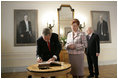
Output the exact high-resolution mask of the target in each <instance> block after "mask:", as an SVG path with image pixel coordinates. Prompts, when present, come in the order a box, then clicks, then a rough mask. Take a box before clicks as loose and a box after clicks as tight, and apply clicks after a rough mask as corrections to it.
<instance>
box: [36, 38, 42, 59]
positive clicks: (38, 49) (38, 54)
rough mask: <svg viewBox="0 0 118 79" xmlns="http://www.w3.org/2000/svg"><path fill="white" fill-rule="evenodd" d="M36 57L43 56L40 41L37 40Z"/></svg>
mask: <svg viewBox="0 0 118 79" xmlns="http://www.w3.org/2000/svg"><path fill="white" fill-rule="evenodd" d="M36 57H37V58H38V57H40V58H42V53H41V44H40V42H39V41H38V40H37V51H36Z"/></svg>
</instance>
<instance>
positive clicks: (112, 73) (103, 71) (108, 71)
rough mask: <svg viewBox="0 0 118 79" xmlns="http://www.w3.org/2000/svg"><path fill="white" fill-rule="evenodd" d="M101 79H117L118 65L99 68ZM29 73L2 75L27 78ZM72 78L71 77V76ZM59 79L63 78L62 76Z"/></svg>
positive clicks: (3, 76) (86, 69) (86, 72)
mask: <svg viewBox="0 0 118 79" xmlns="http://www.w3.org/2000/svg"><path fill="white" fill-rule="evenodd" d="M99 72H100V75H99V77H100V78H117V65H116V64H114V65H104V66H99ZM84 73H85V76H84V77H85V78H86V77H87V76H88V75H89V72H88V68H87V67H85V72H84ZM27 76H28V75H27V72H26V71H24V72H11V73H2V75H1V77H2V78H27ZM69 77H70V78H72V76H71V75H69ZM59 78H62V77H61V76H60V77H59Z"/></svg>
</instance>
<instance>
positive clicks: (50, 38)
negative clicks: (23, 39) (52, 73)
mask: <svg viewBox="0 0 118 79" xmlns="http://www.w3.org/2000/svg"><path fill="white" fill-rule="evenodd" d="M60 51H61V44H60V42H59V40H58V35H57V34H56V33H51V30H50V29H49V28H44V29H43V32H42V36H41V37H40V38H39V39H38V40H37V53H36V56H37V62H38V63H41V62H42V61H48V62H50V61H55V60H58V61H59V53H60Z"/></svg>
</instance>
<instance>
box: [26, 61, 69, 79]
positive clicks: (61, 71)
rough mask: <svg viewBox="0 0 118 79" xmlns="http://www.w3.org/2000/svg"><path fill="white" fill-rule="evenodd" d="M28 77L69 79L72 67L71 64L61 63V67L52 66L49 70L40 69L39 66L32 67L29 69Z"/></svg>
mask: <svg viewBox="0 0 118 79" xmlns="http://www.w3.org/2000/svg"><path fill="white" fill-rule="evenodd" d="M27 70H28V72H27V73H28V76H30V77H33V78H39V77H46V78H50V77H58V76H63V77H64V78H65V77H66V78H68V74H69V73H70V71H71V65H70V64H69V63H64V62H61V66H52V67H50V68H49V69H39V68H38V64H34V65H31V66H29V67H27Z"/></svg>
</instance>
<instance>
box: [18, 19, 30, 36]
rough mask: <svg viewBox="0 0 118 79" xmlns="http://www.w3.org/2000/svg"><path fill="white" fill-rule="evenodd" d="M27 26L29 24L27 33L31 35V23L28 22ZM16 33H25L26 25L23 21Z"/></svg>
mask: <svg viewBox="0 0 118 79" xmlns="http://www.w3.org/2000/svg"><path fill="white" fill-rule="evenodd" d="M28 24H29V31H30V32H31V33H32V28H31V22H30V21H28ZM18 31H19V34H24V33H26V24H25V21H24V20H23V21H21V22H20V24H19V28H18Z"/></svg>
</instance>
